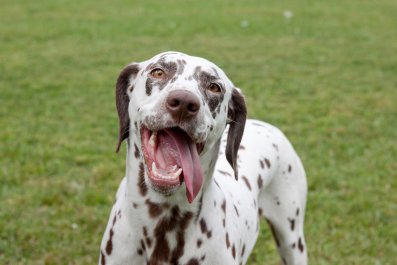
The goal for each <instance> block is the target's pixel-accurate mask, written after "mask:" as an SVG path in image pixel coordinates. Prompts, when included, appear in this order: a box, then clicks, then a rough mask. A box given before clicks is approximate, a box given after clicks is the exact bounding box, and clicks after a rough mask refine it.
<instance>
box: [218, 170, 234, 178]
mask: <svg viewBox="0 0 397 265" xmlns="http://www.w3.org/2000/svg"><path fill="white" fill-rule="evenodd" d="M218 172H219V173H221V174H222V175H225V176H228V177H232V174H230V173H229V172H226V171H222V170H220V169H218Z"/></svg>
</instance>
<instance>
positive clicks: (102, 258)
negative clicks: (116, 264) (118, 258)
mask: <svg viewBox="0 0 397 265" xmlns="http://www.w3.org/2000/svg"><path fill="white" fill-rule="evenodd" d="M101 265H106V259H105V254H103V252H102V251H101Z"/></svg>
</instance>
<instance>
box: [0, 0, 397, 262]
mask: <svg viewBox="0 0 397 265" xmlns="http://www.w3.org/2000/svg"><path fill="white" fill-rule="evenodd" d="M166 50H178V51H182V52H185V53H189V54H192V55H198V56H201V57H205V58H207V59H209V60H211V61H213V62H215V63H216V64H218V65H219V66H220V67H222V68H223V69H224V70H225V72H226V73H227V74H228V76H229V77H230V78H231V80H233V82H234V83H235V84H236V85H237V86H238V87H240V88H242V89H243V91H244V93H245V95H246V98H247V103H248V106H249V116H250V117H252V118H257V119H262V120H265V121H267V122H270V123H272V124H274V125H276V126H278V127H279V128H281V129H282V130H283V131H284V132H285V133H286V134H287V136H288V137H289V138H290V140H291V141H292V143H293V144H294V146H295V148H296V150H297V151H298V153H299V154H300V155H301V157H302V160H303V162H304V165H305V167H306V170H307V174H308V180H309V197H308V206H307V213H306V224H305V229H306V240H307V244H308V250H309V259H310V264H360V265H363V264H396V258H395V255H396V253H397V243H396V240H397V221H396V217H397V214H396V212H397V206H396V205H397V204H396V202H397V192H396V184H397V180H396V171H397V162H396V158H397V138H396V137H397V104H396V102H397V1H395V0H378V1H373V0H345V1H342V0H333V1H326V0H318V1H314V0H306V1H287V0H285V1H281V0H261V1H259V0H247V1H238V0H214V1H192V0H169V1H154V0H148V1H139V2H138V1H123V0H116V1H104V0H97V1H91V0H84V1H70V0H41V1H26V0H25V1H22V0H1V1H0V62H1V63H0V93H1V94H0V129H1V130H0V142H1V145H0V166H1V171H0V181H1V182H0V184H1V186H0V264H95V263H96V262H97V258H98V254H99V244H100V240H101V237H102V233H103V231H104V228H105V225H106V223H107V219H108V214H109V212H110V209H111V205H112V203H113V200H114V195H115V192H116V189H117V186H118V184H119V182H120V180H121V179H122V177H123V174H124V166H125V156H124V152H125V151H124V150H125V147H124V146H123V150H122V151H121V153H120V154H118V155H116V154H115V153H114V150H115V144H116V137H117V126H118V120H117V116H116V111H115V104H114V84H115V80H116V78H117V75H118V73H119V71H120V70H121V69H122V67H123V66H124V65H125V64H127V63H129V62H131V61H141V60H145V59H148V58H150V57H152V56H153V55H155V54H157V53H159V52H162V51H166ZM248 264H250V265H257V264H279V258H278V256H277V254H276V249H275V247H274V243H273V239H272V238H271V234H270V232H269V229H268V228H267V226H266V225H265V223H263V224H262V227H261V236H260V238H259V240H258V242H257V245H256V248H255V249H254V252H253V253H252V255H251V258H250V260H249V263H248Z"/></svg>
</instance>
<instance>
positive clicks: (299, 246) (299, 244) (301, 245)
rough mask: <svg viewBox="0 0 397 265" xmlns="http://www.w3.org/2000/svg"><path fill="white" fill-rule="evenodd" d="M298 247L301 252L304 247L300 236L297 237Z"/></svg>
mask: <svg viewBox="0 0 397 265" xmlns="http://www.w3.org/2000/svg"><path fill="white" fill-rule="evenodd" d="M298 248H299V250H300V252H303V250H304V249H305V247H304V246H303V243H302V239H301V238H300V237H299V239H298Z"/></svg>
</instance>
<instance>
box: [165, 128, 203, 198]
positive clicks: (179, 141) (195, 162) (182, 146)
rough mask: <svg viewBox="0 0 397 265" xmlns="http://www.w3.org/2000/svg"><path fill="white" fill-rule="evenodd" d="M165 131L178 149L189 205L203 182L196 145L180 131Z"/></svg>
mask: <svg viewBox="0 0 397 265" xmlns="http://www.w3.org/2000/svg"><path fill="white" fill-rule="evenodd" d="M166 131H167V133H168V134H169V135H170V136H171V137H172V138H173V140H174V142H175V144H176V147H177V149H178V153H179V157H180V160H181V163H182V165H181V166H182V172H183V177H184V181H185V184H186V196H187V199H188V201H189V203H191V202H192V201H193V200H194V198H196V196H197V194H198V193H199V191H200V189H201V186H202V185H203V180H204V173H203V169H202V168H201V164H200V159H199V154H198V152H197V147H196V144H195V143H194V142H193V141H192V139H190V137H189V136H187V135H186V133H185V132H183V131H182V130H179V129H170V130H168V129H167V130H166Z"/></svg>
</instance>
